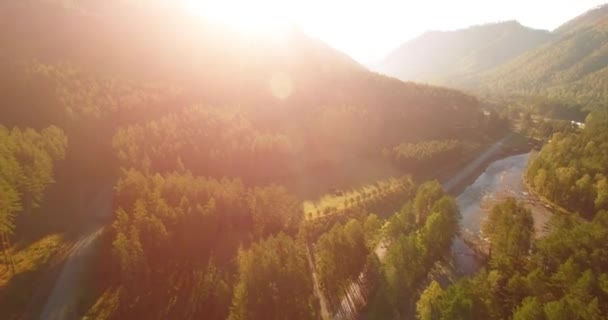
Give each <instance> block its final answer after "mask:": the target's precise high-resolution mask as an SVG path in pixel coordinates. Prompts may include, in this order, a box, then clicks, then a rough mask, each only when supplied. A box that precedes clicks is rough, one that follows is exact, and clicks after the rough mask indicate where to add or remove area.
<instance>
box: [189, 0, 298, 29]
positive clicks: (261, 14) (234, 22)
mask: <svg viewBox="0 0 608 320" xmlns="http://www.w3.org/2000/svg"><path fill="white" fill-rule="evenodd" d="M183 7H184V9H185V10H187V11H188V12H190V13H192V14H196V15H199V16H202V17H204V18H206V19H208V20H209V21H211V22H213V23H217V24H221V25H224V26H226V27H229V28H232V29H236V30H238V31H241V32H247V33H257V34H264V35H273V34H276V33H281V32H283V31H284V30H285V29H287V28H288V27H289V26H290V25H291V24H292V23H293V14H292V13H293V12H292V11H291V8H290V6H289V1H281V0H258V1H251V0H183Z"/></svg>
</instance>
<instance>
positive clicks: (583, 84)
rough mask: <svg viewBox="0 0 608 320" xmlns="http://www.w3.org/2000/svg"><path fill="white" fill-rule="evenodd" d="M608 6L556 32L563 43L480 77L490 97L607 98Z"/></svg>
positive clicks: (595, 101) (596, 100)
mask: <svg viewBox="0 0 608 320" xmlns="http://www.w3.org/2000/svg"><path fill="white" fill-rule="evenodd" d="M606 8H608V6H604V7H602V8H599V9H596V10H593V11H590V12H588V13H587V14H585V15H582V16H580V17H578V18H576V19H574V20H572V21H571V22H568V23H566V24H565V25H564V26H562V27H560V28H558V29H557V31H556V32H557V33H558V34H559V39H558V40H556V41H553V42H551V43H549V44H547V45H544V46H541V47H539V48H538V49H535V50H532V51H530V52H528V53H526V54H524V55H522V56H521V57H518V58H517V59H515V60H514V61H512V62H509V63H508V64H506V65H504V66H502V67H500V68H498V69H496V70H494V71H492V72H489V73H487V74H486V75H484V76H481V77H479V78H478V80H479V83H478V85H479V86H480V87H481V88H482V89H486V90H488V91H489V92H492V93H505V94H522V95H543V96H548V97H550V98H559V99H570V100H573V101H577V102H579V103H583V104H584V103H597V102H600V101H606V99H607V97H608V81H607V80H606V79H608V77H607V76H608V10H607V9H606Z"/></svg>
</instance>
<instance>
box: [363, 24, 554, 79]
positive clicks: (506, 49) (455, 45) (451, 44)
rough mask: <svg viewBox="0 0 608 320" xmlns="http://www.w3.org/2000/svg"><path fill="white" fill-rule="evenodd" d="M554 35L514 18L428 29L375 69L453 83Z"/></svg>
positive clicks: (501, 62) (534, 46)
mask: <svg viewBox="0 0 608 320" xmlns="http://www.w3.org/2000/svg"><path fill="white" fill-rule="evenodd" d="M554 37H555V36H554V35H553V34H551V33H550V32H549V31H544V30H534V29H531V28H528V27H525V26H522V25H521V24H519V23H518V22H516V21H507V22H501V23H493V24H485V25H479V26H473V27H470V28H467V29H462V30H457V31H448V32H441V31H430V32H427V33H425V34H423V35H422V36H420V37H418V38H416V39H414V40H411V41H409V42H407V43H405V44H403V45H402V46H401V47H399V48H398V49H396V50H395V51H394V52H392V53H391V54H389V55H388V57H387V58H386V59H385V60H384V61H382V62H381V63H380V64H379V65H377V66H376V68H375V69H376V70H378V71H379V72H382V73H385V74H388V75H391V76H395V77H397V78H399V79H402V80H412V81H420V82H428V83H435V84H452V83H457V82H458V80H459V79H461V78H467V77H468V76H470V75H474V74H478V73H480V72H483V71H486V70H490V69H492V68H495V67H497V66H499V65H501V64H503V63H505V62H507V61H509V60H510V59H513V58H515V57H517V56H518V55H520V54H522V53H524V52H526V51H528V50H530V49H532V48H536V47H538V46H539V45H542V44H545V43H547V42H549V41H551V40H552V39H554Z"/></svg>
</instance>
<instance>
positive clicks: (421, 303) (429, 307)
mask: <svg viewBox="0 0 608 320" xmlns="http://www.w3.org/2000/svg"><path fill="white" fill-rule="evenodd" d="M442 293H443V290H442V289H441V286H439V283H437V282H436V281H432V282H431V284H430V285H429V286H428V287H427V288H426V289H425V290H424V292H423V293H422V294H421V295H420V299H418V303H416V314H417V316H418V319H420V320H436V319H439V316H440V310H439V301H440V299H441V295H442Z"/></svg>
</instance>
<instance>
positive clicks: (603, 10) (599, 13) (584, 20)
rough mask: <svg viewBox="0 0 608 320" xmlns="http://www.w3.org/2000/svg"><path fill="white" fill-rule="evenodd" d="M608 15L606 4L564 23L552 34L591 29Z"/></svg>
mask: <svg viewBox="0 0 608 320" xmlns="http://www.w3.org/2000/svg"><path fill="white" fill-rule="evenodd" d="M607 15H608V4H604V5H600V6H597V7H596V8H593V9H591V10H589V11H587V12H585V13H584V14H581V15H580V16H578V17H576V18H574V19H572V20H570V21H568V22H566V23H564V24H563V25H561V26H559V27H558V28H557V29H555V30H554V31H553V32H554V33H557V34H562V35H565V34H568V33H571V32H574V31H577V30H580V29H583V28H588V27H592V26H594V25H595V24H597V23H598V22H601V21H602V20H604V19H605V18H606V16H607Z"/></svg>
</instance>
